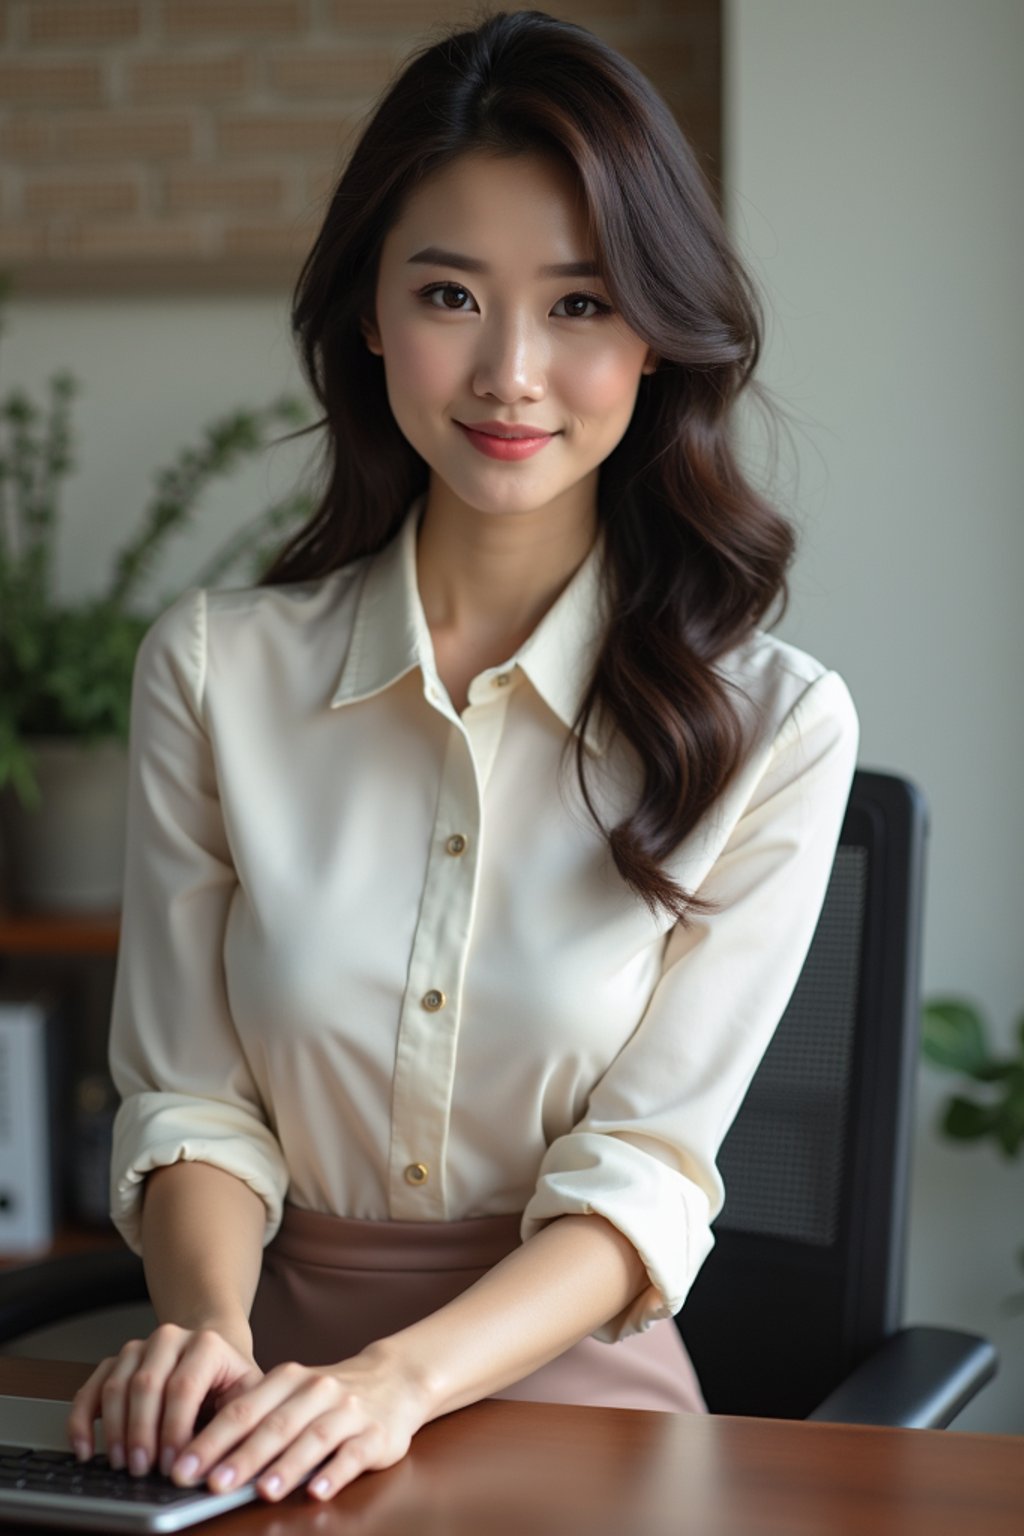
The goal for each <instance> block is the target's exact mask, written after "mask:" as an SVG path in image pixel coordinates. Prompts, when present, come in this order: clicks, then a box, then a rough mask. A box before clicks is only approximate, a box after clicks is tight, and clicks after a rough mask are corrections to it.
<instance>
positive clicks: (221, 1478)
mask: <svg viewBox="0 0 1024 1536" xmlns="http://www.w3.org/2000/svg"><path fill="white" fill-rule="evenodd" d="M235 1477H236V1473H235V1469H234V1467H214V1469H213V1471H212V1472H211V1473H210V1482H211V1483H212V1484H213V1486H214V1487H215V1488H216V1489H218V1491H219V1490H220V1489H221V1488H230V1487H231V1484H232V1483H233V1482H234V1480H235ZM268 1487H269V1484H268Z"/></svg>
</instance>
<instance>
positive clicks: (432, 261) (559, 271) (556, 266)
mask: <svg viewBox="0 0 1024 1536" xmlns="http://www.w3.org/2000/svg"><path fill="white" fill-rule="evenodd" d="M413 262H418V263H420V264H422V265H423V266H430V267H455V268H457V269H458V271H460V272H482V273H483V274H484V275H485V276H486V275H487V274H488V273H489V272H490V270H491V269H490V267H489V266H488V265H487V263H486V261H477V259H476V257H474V256H460V255H459V253H458V251H443V250H441V248H440V246H437V245H428V246H425V247H424V248H423V250H422V251H417V252H416V254H415V256H410V257H409V260H408V262H407V263H406V265H407V266H412V264H413ZM600 275H601V274H600V272H599V270H598V266H597V263H596V261H556V262H552V263H550V264H549V265H548V266H546V267H538V268H537V276H538V277H600Z"/></svg>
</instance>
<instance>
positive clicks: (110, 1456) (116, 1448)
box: [107, 1440, 124, 1472]
mask: <svg viewBox="0 0 1024 1536" xmlns="http://www.w3.org/2000/svg"><path fill="white" fill-rule="evenodd" d="M107 1460H108V1461H109V1462H110V1465H111V1466H112V1467H113V1469H114V1471H115V1472H120V1470H121V1468H122V1467H123V1466H124V1446H123V1445H120V1444H119V1443H118V1442H117V1441H116V1440H115V1441H114V1444H113V1445H108V1446H107Z"/></svg>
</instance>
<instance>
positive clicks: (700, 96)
mask: <svg viewBox="0 0 1024 1536" xmlns="http://www.w3.org/2000/svg"><path fill="white" fill-rule="evenodd" d="M539 3H540V5H541V8H543V0H539ZM490 8H491V9H499V8H500V6H499V4H498V3H497V0H492V4H491V7H490ZM507 8H508V9H517V8H518V7H516V6H515V4H514V0H510V3H509V4H508V6H507ZM719 8H720V0H633V3H629V0H551V3H550V4H549V5H548V6H547V9H548V10H549V11H551V12H552V13H553V14H556V15H559V16H563V17H565V18H566V19H569V20H573V21H579V22H582V23H583V24H584V25H586V26H589V27H591V28H592V29H593V30H594V31H595V32H597V33H599V34H600V35H601V36H603V37H605V38H607V39H608V41H609V42H611V43H613V44H614V45H615V46H616V47H618V48H620V49H621V51H622V52H623V53H625V54H626V55H627V56H628V57H630V58H631V59H633V60H634V61H635V62H636V63H637V64H638V65H639V66H640V67H641V68H642V69H643V70H645V71H646V73H647V74H648V75H649V76H650V77H651V79H652V80H653V81H654V82H655V84H656V85H657V86H658V89H659V90H660V91H661V92H662V94H663V95H664V96H665V97H666V99H667V100H668V101H669V103H670V105H671V106H672V108H673V110H674V111H675V112H676V114H677V116H678V118H679V120H680V122H681V123H682V124H683V126H684V128H685V129H686V130H687V132H688V133H689V134H690V135H691V137H692V139H693V140H694V142H695V144H696V145H697V147H698V150H699V152H700V153H701V156H702V158H703V161H704V164H705V166H706V167H707V169H708V171H709V173H710V174H711V176H712V178H713V179H715V178H716V177H717V166H718V156H719V95H720V65H719V55H720V21H719ZM471 9H472V8H471V7H469V6H466V5H464V4H462V3H460V0H449V3H447V4H446V3H445V0H0V272H4V273H8V274H10V276H11V278H12V279H13V282H14V287H15V291H16V292H22V293H31V292H36V293H39V292H83V291H90V290H91V291H102V292H117V291H123V290H124V289H126V288H129V289H132V288H134V289H148V290H151V291H152V290H156V289H168V288H170V289H176V290H179V291H180V290H194V291H196V290H202V289H208V290H209V289H221V290H224V289H238V288H248V289H254V288H260V287H278V286H281V287H283V286H286V285H288V284H289V283H290V282H291V281H292V279H293V278H294V276H295V274H296V272H297V269H298V265H299V263H300V261H301V259H302V256H303V255H304V254H305V252H306V250H307V249H308V247H309V244H310V241H311V239H312V236H313V234H314V233H315V230H316V228H317V225H318V223H319V219H320V216H321V212H322V205H323V200H324V198H325V196H326V194H327V192H328V190H329V188H330V186H331V185H332V183H333V181H334V180H335V179H336V177H337V174H338V170H339V169H340V166H341V164H342V163H343V160H344V154H345V145H346V138H347V137H348V136H350V135H351V133H352V132H353V130H354V129H355V128H356V127H357V125H358V123H359V121H360V119H361V117H362V115H363V114H364V113H365V112H366V110H367V108H368V107H369V106H370V104H371V103H372V101H373V100H374V98H375V97H376V96H377V94H378V93H379V91H380V90H381V88H382V87H383V85H384V84H385V82H386V81H387V79H388V78H389V76H390V75H391V73H392V72H393V71H394V69H395V68H396V66H397V65H398V64H399V63H400V61H401V60H402V58H403V56H404V55H405V54H406V53H407V51H408V50H409V48H410V47H411V46H412V45H413V44H414V43H416V42H418V41H420V40H422V38H423V37H424V36H425V35H426V34H428V33H429V32H430V30H431V28H432V27H434V26H435V24H436V23H437V22H438V21H448V20H458V19H459V18H460V17H463V16H467V15H468V14H470V13H471Z"/></svg>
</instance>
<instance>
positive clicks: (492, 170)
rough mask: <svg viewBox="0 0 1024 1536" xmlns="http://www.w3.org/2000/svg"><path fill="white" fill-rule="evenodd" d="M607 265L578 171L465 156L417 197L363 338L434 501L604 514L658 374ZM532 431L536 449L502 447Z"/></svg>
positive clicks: (534, 159) (538, 159)
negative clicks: (605, 492)
mask: <svg viewBox="0 0 1024 1536" xmlns="http://www.w3.org/2000/svg"><path fill="white" fill-rule="evenodd" d="M596 254H597V253H596V252H595V251H594V249H593V248H592V246H591V244H590V241H589V240H588V238H587V230H586V218H585V212H584V205H583V203H582V200H581V198H580V197H579V195H578V193H577V188H576V184H575V181H574V178H573V176H572V174H571V173H570V172H569V171H568V170H567V169H566V168H565V167H563V166H562V165H561V164H560V163H559V162H558V161H557V160H555V159H549V158H548V157H546V156H541V155H535V154H524V155H519V156H516V157H515V158H501V157H497V156H494V155H489V154H482V153H473V154H467V155H464V156H462V157H461V158H460V159H458V160H456V161H454V162H452V164H450V165H448V166H446V167H445V168H444V169H443V170H441V171H438V172H436V173H435V174H434V175H433V176H432V177H430V178H429V179H428V180H427V181H426V182H424V183H423V185H422V186H421V187H419V188H418V189H417V190H416V191H415V192H414V193H413V194H412V195H411V196H410V197H409V198H408V200H407V202H406V204H405V206H404V208H403V211H402V214H401V216H400V218H399V219H398V221H397V222H396V223H395V224H394V225H393V226H392V228H391V229H390V231H389V232H388V235H387V237H386V239H385V241H384V245H383V249H382V252H381V259H380V266H379V271H378V278H377V290H376V317H375V321H373V320H367V321H366V322H365V324H364V334H365V336H366V340H367V344H368V345H369V347H370V349H371V351H373V352H376V353H377V354H378V355H380V356H381V357H382V358H383V361H384V371H385V375H386V380H387V391H388V399H389V401H390V403H391V409H392V411H393V412H394V416H395V420H396V421H397V423H398V425H399V427H400V428H401V430H402V432H403V434H404V435H405V437H406V438H407V439H408V441H409V442H410V443H411V444H412V446H413V447H414V448H415V449H416V450H417V452H418V453H419V454H420V455H421V456H422V457H423V458H424V459H425V460H426V462H427V464H428V465H429V466H430V470H431V494H432V495H436V494H437V493H438V492H441V494H444V493H445V492H447V493H449V494H451V495H452V496H454V497H455V498H457V499H458V500H459V501H460V502H462V503H463V504H464V505H465V506H468V507H472V508H475V509H477V510H479V511H481V512H485V513H490V514H500V513H525V512H532V511H538V510H540V509H543V508H547V509H550V511H551V512H552V513H554V512H556V511H563V512H564V511H570V510H571V511H575V512H576V513H577V514H582V513H589V512H590V511H592V509H593V508H594V507H595V506H596V497H597V477H598V470H599V466H600V465H601V464H602V462H603V461H604V460H605V459H606V458H607V457H608V455H609V454H610V453H611V451H612V449H613V448H614V447H615V446H616V444H617V443H618V442H619V440H620V439H621V437H622V435H623V433H624V432H625V430H626V427H627V426H628V425H629V420H630V417H631V416H632V414H633V406H634V404H635V401H636V394H637V387H638V385H639V382H640V376H641V374H642V373H646V372H651V371H652V370H653V368H654V366H655V365H656V359H655V357H654V355H653V353H651V352H650V351H649V349H648V347H647V344H646V343H645V342H644V341H643V340H642V339H641V338H640V337H639V336H638V335H637V334H636V333H635V332H634V331H632V330H630V328H629V326H627V325H626V323H625V321H624V320H623V319H622V318H621V316H620V315H618V314H616V313H615V312H614V311H613V310H612V307H611V300H610V297H609V294H608V291H607V289H606V288H605V286H604V284H603V282H602V281H601V279H600V278H599V277H597V276H596V275H595V271H594V266H595V258H596ZM556 267H560V268H562V269H563V270H561V271H555V270H550V269H553V268H556ZM546 269H547V270H546ZM570 269H571V270H570ZM524 426H525V427H529V428H535V429H536V432H537V434H540V437H539V441H538V439H537V438H536V437H534V438H532V439H528V440H526V441H525V442H521V443H520V444H519V445H518V446H510V445H509V441H508V439H507V438H502V437H501V436H500V433H501V430H502V429H503V428H504V429H509V430H511V429H512V428H519V429H521V428H523V427H524ZM437 482H441V484H440V485H438V484H437Z"/></svg>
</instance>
